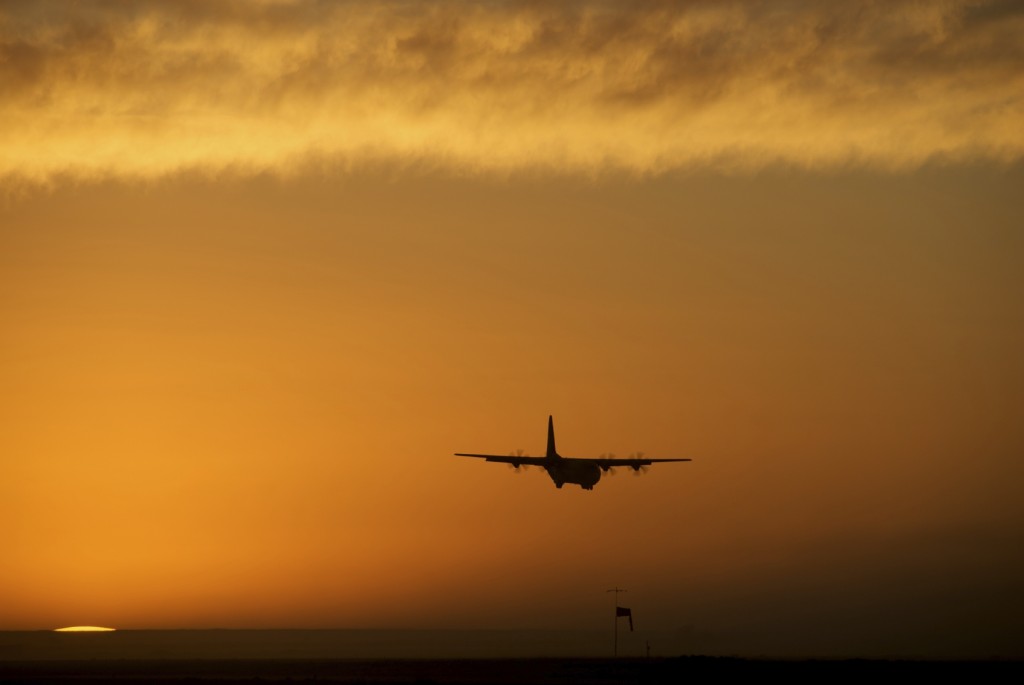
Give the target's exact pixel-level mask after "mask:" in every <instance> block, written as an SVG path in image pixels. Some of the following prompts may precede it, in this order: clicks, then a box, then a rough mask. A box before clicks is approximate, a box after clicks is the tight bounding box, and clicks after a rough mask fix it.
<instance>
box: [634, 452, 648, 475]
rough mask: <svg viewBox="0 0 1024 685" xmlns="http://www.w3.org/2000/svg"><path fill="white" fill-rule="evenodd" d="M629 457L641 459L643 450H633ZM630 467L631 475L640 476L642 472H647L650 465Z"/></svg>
mask: <svg viewBox="0 0 1024 685" xmlns="http://www.w3.org/2000/svg"><path fill="white" fill-rule="evenodd" d="M629 458H630V459H643V458H644V453H643V452H634V453H633V454H631V455H629ZM631 468H632V469H633V475H634V476H642V475H643V474H645V473H647V472H648V471H649V470H650V469H651V467H650V466H633V467H631Z"/></svg>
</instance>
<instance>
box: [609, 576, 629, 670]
mask: <svg viewBox="0 0 1024 685" xmlns="http://www.w3.org/2000/svg"><path fill="white" fill-rule="evenodd" d="M607 592H614V593H615V618H614V621H615V628H614V630H613V634H614V635H615V637H614V640H615V641H614V642H613V645H614V646H613V647H612V656H618V655H619V593H620V592H626V590H623V589H622V588H620V587H619V586H618V585H616V586H615V587H613V588H612V589H611V590H607Z"/></svg>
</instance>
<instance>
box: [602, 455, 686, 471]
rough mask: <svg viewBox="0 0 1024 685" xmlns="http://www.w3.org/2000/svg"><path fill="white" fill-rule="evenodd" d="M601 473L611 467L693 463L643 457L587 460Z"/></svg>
mask: <svg viewBox="0 0 1024 685" xmlns="http://www.w3.org/2000/svg"><path fill="white" fill-rule="evenodd" d="M588 461H592V462H594V463H595V464H597V465H598V466H600V467H601V469H602V470H603V471H607V470H608V469H609V468H610V467H612V466H628V467H630V468H634V469H639V468H640V467H641V466H650V465H651V464H659V463H662V462H666V461H693V460H692V459H645V458H643V457H634V458H632V459H615V458H611V459H589V460H588Z"/></svg>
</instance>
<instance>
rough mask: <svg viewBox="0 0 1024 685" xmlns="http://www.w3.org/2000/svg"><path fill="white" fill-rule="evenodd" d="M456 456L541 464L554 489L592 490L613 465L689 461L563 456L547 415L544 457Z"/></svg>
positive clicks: (517, 463)
mask: <svg viewBox="0 0 1024 685" xmlns="http://www.w3.org/2000/svg"><path fill="white" fill-rule="evenodd" d="M455 456H456V457H477V458H479V459H486V460H487V461H496V462H500V463H502V464H511V465H512V466H513V467H515V468H516V469H518V468H519V467H520V466H540V467H543V468H544V470H545V471H547V472H548V475H549V476H551V480H553V481H554V482H555V487H556V488H561V487H562V486H563V485H565V484H566V483H575V484H577V485H579V486H580V487H581V488H583V489H584V490H593V489H594V486H595V485H597V481H599V480H601V472H602V471H608V470H609V469H611V468H612V467H614V466H627V467H629V468H631V469H633V470H634V471H636V472H638V473H639V471H640V469H641V467H645V466H650V465H651V464H654V463H656V462H665V461H690V459H644V458H642V457H631V458H629V459H616V458H614V457H610V458H608V459H603V458H602V459H579V458H574V457H563V456H562V455H560V454H559V453H558V452H557V451H556V450H555V423H554V421H553V420H552V418H551V417H550V416H549V417H548V452H547V454H546V455H545V456H543V457H528V456H524V455H518V454H517V455H511V454H510V455H509V456H507V457H503V456H501V455H498V454H466V453H463V452H456V453H455Z"/></svg>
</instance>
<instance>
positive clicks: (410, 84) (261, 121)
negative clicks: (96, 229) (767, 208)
mask: <svg viewBox="0 0 1024 685" xmlns="http://www.w3.org/2000/svg"><path fill="white" fill-rule="evenodd" d="M1020 35H1024V8H1021V6H1020V4H1019V3H1016V2H969V1H967V0H963V1H959V2H944V3H917V2H900V1H894V2H885V3H877V2H871V1H868V0H864V1H862V2H847V3H842V4H836V3H824V4H823V3H817V2H790V3H763V2H739V1H736V2H685V3H645V4H643V5H641V6H640V7H636V6H634V5H632V4H629V3H610V2H565V3H536V2H496V3H471V2H463V1H459V0H447V1H442V2H438V3H411V2H384V3H380V2H348V3H304V2H223V3H210V2H184V3H182V2H174V3H170V2H138V3H113V2H107V3H104V2H96V3H84V4H78V5H73V6H68V5H67V4H65V3H55V2H47V1H45V0H44V1H42V2H22V3H18V2H14V3H7V4H5V6H4V7H3V8H2V9H0V84H2V90H3V97H2V98H0V144H2V146H3V149H4V153H5V154H4V155H3V157H2V159H0V175H2V176H5V177H12V176H13V177H21V178H30V179H36V180H46V179H48V178H51V177H53V176H54V175H57V174H71V175H75V176H90V175H98V176H108V175H114V176H141V177H159V176H162V175H165V174H170V173H175V172H178V171H181V170H186V169H201V170H214V171H216V170H223V169H236V170H240V171H243V172H245V171H250V170H251V171H272V172H279V173H290V172H292V171H295V170H297V169H301V168H303V167H304V165H306V164H308V163H309V162H310V161H311V160H317V161H322V160H325V159H326V160H330V161H333V162H336V163H342V164H358V163H362V162H380V161H383V162H386V163H398V164H409V163H415V164H428V165H435V166H440V167H448V168H453V169H456V170H459V171H468V172H494V171H496V172H507V171H516V170H535V169H545V170H553V171H555V172H559V173H595V172H597V173H600V172H601V171H604V170H626V171H632V172H637V173H644V174H647V173H659V172H663V171H666V170H671V169H680V168H694V167H709V166H710V167H715V168H739V169H756V168H760V167H763V166H765V165H772V164H785V165H794V166H798V167H807V168H820V167H834V166H837V165H851V164H853V165H863V166H870V167H881V168H897V169H898V168H914V167H917V166H919V165H921V164H924V163H927V162H929V161H934V160H944V161H952V162H962V161H974V160H979V159H980V160H994V161H1013V160H1017V159H1019V158H1020V157H1021V156H1022V154H1024V127H1021V126H1020V122H1021V121H1022V120H1024V45H1022V43H1021V41H1020V40H1019V36H1020Z"/></svg>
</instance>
